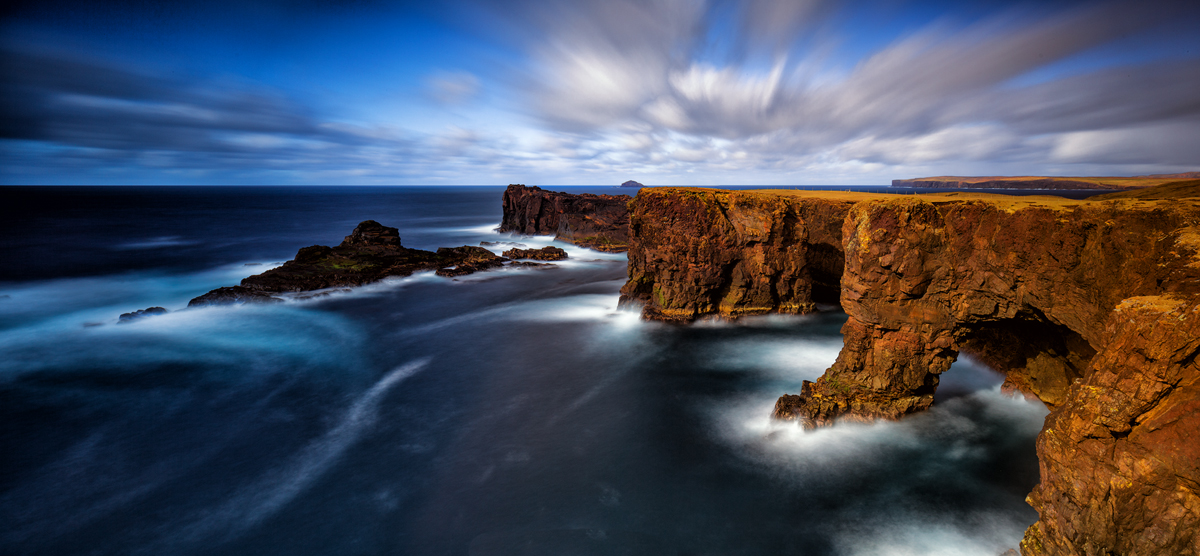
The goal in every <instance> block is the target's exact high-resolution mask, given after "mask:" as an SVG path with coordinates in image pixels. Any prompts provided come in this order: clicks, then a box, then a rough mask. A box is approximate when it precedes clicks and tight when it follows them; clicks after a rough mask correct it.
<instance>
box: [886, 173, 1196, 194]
mask: <svg viewBox="0 0 1200 556" xmlns="http://www.w3.org/2000/svg"><path fill="white" fill-rule="evenodd" d="M1191 179H1200V172H1183V173H1179V174H1153V175H1148V176H1130V177H1076V176H1063V177H1048V176H979V177H964V176H934V177H930V178H913V179H906V180H892V187H930V188H938V189H1113V190H1122V189H1135V188H1142V187H1154V186H1156V185H1162V184H1164V183H1169V182H1173V181H1179V180H1191Z"/></svg>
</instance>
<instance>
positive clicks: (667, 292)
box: [621, 188, 853, 322]
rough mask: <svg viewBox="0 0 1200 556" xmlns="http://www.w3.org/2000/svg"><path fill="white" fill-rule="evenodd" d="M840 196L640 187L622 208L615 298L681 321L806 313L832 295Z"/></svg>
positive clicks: (842, 205) (843, 204)
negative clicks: (624, 251) (624, 268)
mask: <svg viewBox="0 0 1200 556" xmlns="http://www.w3.org/2000/svg"><path fill="white" fill-rule="evenodd" d="M852 204H853V203H852V202H851V201H845V200H826V199H804V200H795V199H788V198H785V197H771V196H763V195H759V194H756V193H754V192H735V191H718V190H709V189H675V188H672V189H657V188H656V189H645V190H642V191H640V192H639V193H638V196H637V199H636V201H635V202H634V203H633V212H632V213H631V214H630V229H631V232H632V239H631V248H630V251H629V281H628V282H627V283H626V284H625V286H624V287H623V288H621V298H622V302H623V303H629V302H638V303H642V304H643V314H644V315H645V316H646V317H648V318H654V319H659V320H671V321H681V322H687V321H691V320H694V319H696V318H699V317H703V316H706V315H721V316H724V317H737V316H742V315H753V314H763V313H771V312H776V313H805V312H810V311H813V310H814V308H815V303H816V302H817V301H826V302H836V296H837V293H836V292H837V284H838V280H839V279H840V276H841V269H842V265H843V261H842V255H841V240H842V238H841V234H842V231H841V223H842V220H843V219H844V217H845V214H846V212H847V211H849V210H850V206H851V205H852Z"/></svg>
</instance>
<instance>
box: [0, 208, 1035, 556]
mask: <svg viewBox="0 0 1200 556" xmlns="http://www.w3.org/2000/svg"><path fill="white" fill-rule="evenodd" d="M561 190H564V191H570V192H596V193H622V192H623V191H621V190H617V189H614V188H561ZM502 192H503V188H499V187H452V188H442V187H439V188H422V187H378V188H315V187H314V188H241V187H230V188H6V189H4V190H2V191H0V193H2V194H3V196H4V201H5V202H4V205H5V209H4V210H5V214H4V219H3V223H2V224H0V225H2V226H3V229H4V234H3V236H2V237H0V254H2V255H3V269H2V271H3V274H2V275H0V280H2V282H0V444H2V446H3V448H4V449H3V452H4V456H3V458H0V469H2V470H3V472H2V473H0V523H3V524H4V525H3V527H0V548H2V550H0V552H3V553H5V554H147V555H162V554H246V555H271V554H279V555H334V554H337V555H354V554H363V555H368V554H369V555H382V554H411V555H440V554H447V555H515V554H547V555H557V554H562V555H570V554H586V555H591V554H596V555H600V554H605V555H607V554H628V555H663V554H680V555H684V554H695V555H699V554H713V555H737V554H747V555H749V554H811V555H825V554H829V555H835V554H836V555H855V556H867V555H892V554H899V555H907V554H913V555H918V554H937V555H985V556H994V555H995V554H997V553H999V552H1001V551H1003V550H1004V549H1007V548H1010V547H1014V546H1015V545H1016V544H1017V542H1018V541H1019V539H1020V537H1021V534H1022V532H1023V531H1024V529H1025V528H1026V527H1027V526H1029V525H1030V524H1031V523H1032V522H1033V521H1034V520H1035V519H1036V517H1037V516H1036V513H1034V512H1033V511H1032V510H1031V509H1030V508H1029V507H1028V506H1027V505H1026V504H1025V503H1024V501H1023V499H1024V496H1025V495H1026V494H1027V493H1028V492H1029V490H1030V489H1031V488H1032V487H1033V486H1034V484H1035V483H1036V482H1037V460H1036V456H1035V453H1034V439H1035V437H1036V434H1037V432H1038V430H1039V429H1040V428H1041V425H1042V421H1043V419H1044V416H1045V414H1046V410H1045V409H1044V408H1043V407H1042V406H1040V405H1039V404H1036V403H1030V402H1027V401H1025V400H1022V399H1013V398H1010V397H1007V396H1004V395H1002V394H1001V393H1000V391H999V388H998V385H999V382H1000V380H1001V379H1000V377H998V376H996V375H994V374H993V373H991V371H988V370H987V369H984V368H983V367H981V366H979V365H976V364H973V363H972V362H971V361H969V360H965V359H963V360H960V361H959V362H958V363H956V364H955V365H954V367H953V368H952V369H951V370H950V371H949V372H947V373H946V374H945V375H943V386H942V389H941V391H940V392H939V397H938V399H937V403H936V404H935V407H934V408H933V409H932V410H931V411H929V412H927V413H925V414H922V415H918V416H915V417H911V418H908V419H905V420H903V421H900V422H897V423H879V424H874V425H844V426H837V427H832V428H828V429H823V430H819V431H816V432H804V431H801V430H800V429H799V428H798V427H797V426H796V425H795V424H794V423H779V422H773V421H772V420H771V419H770V418H769V415H770V410H771V408H772V405H773V404H774V401H775V399H776V398H777V397H778V396H779V395H780V394H783V393H795V392H798V390H799V388H800V384H801V381H802V380H814V379H816V377H818V376H819V375H820V374H821V373H822V372H823V371H824V370H825V369H826V368H827V367H828V366H829V365H830V364H832V363H833V361H834V359H835V358H836V356H837V353H838V350H839V349H840V347H841V336H840V333H839V328H840V326H841V324H842V323H843V322H844V321H845V319H846V317H845V315H844V314H842V313H840V312H836V311H830V312H824V313H818V314H814V315H808V316H804V317H760V318H748V319H743V320H741V321H738V322H737V323H705V324H700V325H694V326H674V325H664V324H660V323H652V322H644V321H641V320H640V319H639V318H638V316H637V314H636V313H635V312H629V311H622V310H619V309H618V308H617V298H618V290H619V289H620V287H621V285H622V284H623V282H624V279H625V276H626V262H625V257H624V255H623V254H606V253H599V252H595V251H589V250H586V249H580V248H577V247H574V246H572V245H569V244H563V243H560V242H557V241H554V240H553V238H549V237H521V236H512V235H509V234H499V233H497V232H495V231H494V229H495V227H496V226H497V225H498V224H499V221H500V199H501V194H502ZM366 219H374V220H377V221H379V222H381V223H383V224H384V225H388V226H394V227H397V228H399V230H400V235H401V237H402V241H403V243H404V245H405V246H408V247H415V248H421V249H435V248H437V247H447V246H457V245H464V244H466V245H478V244H479V243H480V242H516V243H521V244H524V245H526V246H528V247H542V246H544V245H556V246H559V247H562V248H564V249H566V250H567V252H568V253H569V255H570V258H569V259H568V260H567V261H564V262H561V263H558V264H556V266H555V267H553V268H521V269H502V270H496V271H489V272H483V273H479V274H475V275H471V276H466V277H461V278H458V279H450V278H442V277H437V276H434V275H432V274H431V273H418V274H415V275H413V276H409V277H402V278H390V279H387V280H384V281H383V282H381V283H377V284H373V285H370V286H366V287H363V288H358V289H355V290H353V291H350V292H337V293H334V294H332V295H329V296H326V297H320V298H315V299H310V300H303V301H290V302H287V303H283V304H276V305H245V306H230V307H208V308H203V309H190V310H184V309H185V307H186V305H187V301H188V300H189V299H190V298H192V297H195V296H197V295H200V294H202V293H204V292H206V291H208V290H210V289H213V288H216V287H220V286H226V285H233V284H236V283H237V282H238V281H239V280H240V279H241V278H243V277H245V276H248V275H250V274H255V273H258V272H262V271H263V270H265V269H268V268H271V267H272V266H273V265H278V264H281V263H282V262H283V261H286V260H288V259H290V258H291V257H292V256H293V255H294V254H295V252H296V250H297V249H299V248H301V247H305V246H308V245H313V244H323V245H335V244H337V243H338V242H340V241H341V238H342V237H343V236H345V235H347V234H349V232H350V231H351V230H352V229H353V228H354V226H355V225H356V224H357V223H358V222H359V221H362V220H366ZM506 247H507V246H505V245H501V246H495V247H494V248H495V249H496V250H501V249H504V248H506ZM150 306H163V307H166V308H167V309H169V310H170V311H171V313H169V314H167V315H162V316H156V317H150V318H145V319H142V320H139V321H136V322H133V323H129V324H117V316H118V315H119V314H120V313H124V312H129V311H133V310H136V309H143V308H146V307H150Z"/></svg>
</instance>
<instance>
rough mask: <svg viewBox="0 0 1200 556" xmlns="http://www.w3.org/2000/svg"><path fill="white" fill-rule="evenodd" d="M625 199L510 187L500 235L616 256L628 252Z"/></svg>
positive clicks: (505, 194)
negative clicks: (549, 239)
mask: <svg viewBox="0 0 1200 556" xmlns="http://www.w3.org/2000/svg"><path fill="white" fill-rule="evenodd" d="M630 199H631V197H629V196H628V195H593V194H591V193H580V194H573V193H558V192H554V191H546V190H543V189H542V188H540V187H527V186H524V185H517V184H514V185H509V186H508V189H507V190H506V191H505V192H504V198H503V208H504V216H503V220H502V221H501V223H500V231H501V232H516V233H519V234H528V235H552V236H554V237H556V238H558V239H561V240H563V241H568V242H571V243H574V244H575V245H578V246H580V247H587V248H590V249H596V250H600V251H608V252H612V253H619V252H622V251H625V250H626V249H628V248H629V208H628V207H627V206H626V204H627V203H628V202H629V201H630Z"/></svg>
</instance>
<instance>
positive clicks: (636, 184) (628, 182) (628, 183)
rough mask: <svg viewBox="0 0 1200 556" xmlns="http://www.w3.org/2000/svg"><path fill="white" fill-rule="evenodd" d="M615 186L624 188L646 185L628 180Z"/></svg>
mask: <svg viewBox="0 0 1200 556" xmlns="http://www.w3.org/2000/svg"><path fill="white" fill-rule="evenodd" d="M617 187H626V188H630V189H637V188H639V187H646V186H644V185H642V184H640V183H638V182H636V181H633V180H629V181H627V182H625V183H623V184H621V185H618V186H617Z"/></svg>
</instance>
